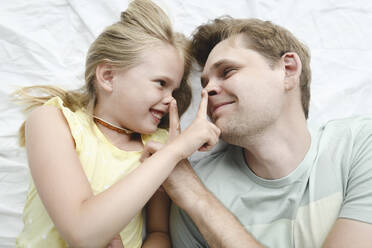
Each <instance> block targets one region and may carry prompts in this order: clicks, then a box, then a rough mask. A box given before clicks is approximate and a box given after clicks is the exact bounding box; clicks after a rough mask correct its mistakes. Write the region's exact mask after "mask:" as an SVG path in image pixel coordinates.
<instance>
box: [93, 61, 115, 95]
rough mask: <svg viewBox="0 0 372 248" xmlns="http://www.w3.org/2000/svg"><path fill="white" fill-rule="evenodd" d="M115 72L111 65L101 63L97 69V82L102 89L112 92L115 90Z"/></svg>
mask: <svg viewBox="0 0 372 248" xmlns="http://www.w3.org/2000/svg"><path fill="white" fill-rule="evenodd" d="M113 79H114V71H113V68H112V66H111V65H108V64H107V63H104V62H103V63H100V64H99V65H97V68H96V80H97V84H98V86H99V87H100V88H102V89H103V90H105V91H108V92H111V91H112V90H113V85H114V82H113Z"/></svg>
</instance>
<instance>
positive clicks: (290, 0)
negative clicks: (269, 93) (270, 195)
mask: <svg viewBox="0 0 372 248" xmlns="http://www.w3.org/2000/svg"><path fill="white" fill-rule="evenodd" d="M156 2H158V3H159V4H160V5H161V6H163V7H164V9H166V10H167V12H168V13H169V14H170V16H171V19H172V21H173V23H174V26H175V29H176V30H177V31H180V32H183V33H185V34H186V35H190V34H191V32H192V31H193V30H194V28H195V27H196V26H198V25H199V24H201V23H204V22H206V21H207V20H208V19H212V18H215V17H218V16H221V15H226V14H227V15H230V16H233V17H258V18H261V19H265V20H271V21H273V22H275V23H277V24H280V25H283V26H285V27H286V28H288V29H289V30H291V31H292V32H293V33H294V34H295V35H296V36H297V37H298V38H299V39H300V40H302V41H304V42H305V43H306V44H307V45H308V46H309V47H310V49H311V53H312V62H311V66H312V71H313V80H312V91H311V92H312V98H311V105H310V106H311V107H310V118H309V122H310V123H313V124H317V125H318V124H321V123H324V122H326V121H327V120H330V119H334V118H342V117H348V116H352V115H360V114H372V70H371V68H372V49H371V44H372V31H371V26H372V2H371V1H368V0H354V1H349V0H314V1H300V0H280V1H279V0H234V1H226V0H214V1H202V0H188V1H182V0H163V1H156ZM127 5H128V1H119V0H99V1H88V0H33V1H23V0H5V1H2V2H1V4H0V78H1V87H0V247H14V242H15V238H16V236H17V234H18V233H19V232H20V231H21V229H22V226H23V224H22V218H21V216H22V209H23V206H24V202H25V197H26V191H27V187H28V180H29V172H28V169H27V162H26V156H25V151H24V149H21V148H19V147H18V145H17V138H16V135H17V130H18V128H19V126H20V124H21V123H22V121H23V119H24V117H23V115H22V114H21V113H20V108H19V107H17V106H15V105H14V104H13V103H11V102H10V101H9V94H10V93H11V92H12V91H14V90H15V89H16V88H17V87H19V86H29V85H35V84H53V85H58V86H61V87H64V88H67V89H74V88H77V87H79V86H81V85H82V84H83V70H84V59H85V53H86V51H87V48H88V46H89V44H90V43H91V42H92V41H93V39H94V37H95V36H97V35H98V34H99V33H100V32H101V31H102V29H103V28H104V27H105V26H107V25H109V24H111V23H113V22H115V21H116V20H118V18H119V14H120V12H121V10H124V9H125V8H126V7H127ZM198 77H199V75H198V73H195V74H194V75H193V76H192V86H193V91H194V93H195V94H194V99H193V103H192V105H191V108H190V110H189V111H188V112H187V113H186V114H185V116H184V117H183V118H182V126H183V127H185V126H187V125H188V124H189V123H190V121H191V120H192V117H193V116H194V113H195V109H196V108H197V106H198V102H199V99H200V96H199V95H200V93H199V92H200V86H199V78H198ZM202 155H203V154H200V153H198V154H195V155H194V156H193V157H192V159H193V161H196V160H198V159H199V158H200V157H201V156H202Z"/></svg>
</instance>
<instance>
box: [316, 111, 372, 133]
mask: <svg viewBox="0 0 372 248" xmlns="http://www.w3.org/2000/svg"><path fill="white" fill-rule="evenodd" d="M322 128H323V129H326V128H333V129H338V130H345V129H354V130H360V129H364V128H367V129H368V128H369V129H372V115H364V116H353V117H348V118H342V119H334V120H330V121H328V122H327V123H325V124H324V125H323V126H322Z"/></svg>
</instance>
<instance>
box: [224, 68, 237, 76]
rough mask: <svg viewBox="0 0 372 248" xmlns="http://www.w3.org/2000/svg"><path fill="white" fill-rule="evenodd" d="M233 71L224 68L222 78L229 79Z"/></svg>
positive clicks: (232, 69)
mask: <svg viewBox="0 0 372 248" xmlns="http://www.w3.org/2000/svg"><path fill="white" fill-rule="evenodd" d="M235 70H236V69H234V68H226V69H224V70H223V71H222V76H223V77H224V78H226V77H229V76H230V75H231V74H232V73H233V72H234V71H235Z"/></svg>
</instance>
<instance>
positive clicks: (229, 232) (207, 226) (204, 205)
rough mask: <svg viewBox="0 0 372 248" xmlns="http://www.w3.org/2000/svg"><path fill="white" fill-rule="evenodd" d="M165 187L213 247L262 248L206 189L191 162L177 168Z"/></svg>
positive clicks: (182, 162)
mask: <svg viewBox="0 0 372 248" xmlns="http://www.w3.org/2000/svg"><path fill="white" fill-rule="evenodd" d="M163 186H164V188H165V190H166V191H167V193H168V195H169V196H170V197H171V199H172V200H173V202H174V203H175V204H177V205H178V206H179V207H180V208H182V209H183V210H184V211H185V212H186V213H187V214H188V215H189V216H190V217H191V219H192V220H193V222H194V223H195V225H196V226H197V227H198V229H199V231H200V233H201V234H202V235H203V237H204V239H205V240H206V241H207V243H208V245H209V246H210V247H212V248H215V247H221V248H223V247H228V248H234V247H239V248H241V247H247V248H249V247H262V246H261V245H260V244H259V243H258V242H257V241H256V240H255V239H254V238H253V237H252V235H250V234H249V233H248V232H247V230H246V229H245V228H244V227H243V226H242V225H241V224H240V222H239V221H238V220H237V219H236V217H235V216H234V215H233V214H232V213H231V212H230V211H229V210H228V209H226V208H225V207H224V206H223V205H222V203H221V202H220V201H219V200H218V199H217V198H216V197H215V196H214V195H213V194H212V193H211V192H210V191H208V190H207V189H206V188H205V186H204V185H203V183H202V182H201V181H200V179H199V178H198V177H197V175H196V174H195V172H194V170H193V169H192V168H191V166H190V163H189V162H188V161H187V160H182V161H181V162H180V163H179V164H178V165H177V166H176V168H175V169H174V170H173V172H172V173H171V175H170V176H169V177H168V179H167V180H166V181H165V183H164V184H163Z"/></svg>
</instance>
